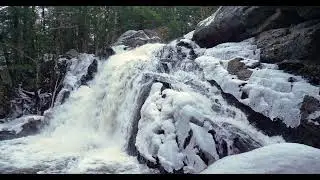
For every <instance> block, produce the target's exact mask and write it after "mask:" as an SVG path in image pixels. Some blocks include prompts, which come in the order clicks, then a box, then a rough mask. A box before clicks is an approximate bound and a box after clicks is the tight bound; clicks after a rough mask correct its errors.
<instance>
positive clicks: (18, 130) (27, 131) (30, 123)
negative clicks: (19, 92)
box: [0, 115, 44, 140]
mask: <svg viewBox="0 0 320 180" xmlns="http://www.w3.org/2000/svg"><path fill="white" fill-rule="evenodd" d="M43 120H44V117H43V116H38V115H27V116H22V117H21V118H17V119H14V120H11V121H9V122H6V123H2V124H0V140H6V139H13V138H18V137H23V136H28V135H32V134H36V133H38V132H39V130H40V128H41V126H42V125H43Z"/></svg>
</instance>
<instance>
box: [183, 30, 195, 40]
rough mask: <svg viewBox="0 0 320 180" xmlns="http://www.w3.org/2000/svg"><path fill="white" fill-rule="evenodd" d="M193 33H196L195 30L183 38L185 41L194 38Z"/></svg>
mask: <svg viewBox="0 0 320 180" xmlns="http://www.w3.org/2000/svg"><path fill="white" fill-rule="evenodd" d="M193 33H194V30H193V31H190V32H188V33H187V34H185V35H184V36H183V37H184V38H185V39H190V40H191V39H192V36H193Z"/></svg>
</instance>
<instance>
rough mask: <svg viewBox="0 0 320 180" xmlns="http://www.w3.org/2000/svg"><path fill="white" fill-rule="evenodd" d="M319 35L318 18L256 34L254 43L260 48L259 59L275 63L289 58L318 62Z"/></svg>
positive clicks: (319, 56) (319, 57)
mask: <svg viewBox="0 0 320 180" xmlns="http://www.w3.org/2000/svg"><path fill="white" fill-rule="evenodd" d="M319 37H320V20H311V21H306V22H303V23H300V24H298V25H296V26H293V27H291V28H279V29H272V30H269V31H265V32H263V33H261V34H259V35H258V36H256V44H257V46H258V48H260V49H261V54H260V55H261V57H260V61H261V62H265V63H276V62H281V61H283V60H288V59H289V60H301V61H303V62H306V61H308V62H311V63H314V64H320V61H319V59H320V55H319V53H318V52H319V47H320V41H319Z"/></svg>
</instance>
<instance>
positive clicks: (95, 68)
mask: <svg viewBox="0 0 320 180" xmlns="http://www.w3.org/2000/svg"><path fill="white" fill-rule="evenodd" d="M97 71H98V61H97V60H96V59H94V60H93V62H92V63H91V64H90V66H89V67H88V70H87V74H85V75H84V76H82V77H81V80H80V81H81V85H85V84H87V82H88V81H90V80H92V79H93V78H94V75H95V74H96V72H97Z"/></svg>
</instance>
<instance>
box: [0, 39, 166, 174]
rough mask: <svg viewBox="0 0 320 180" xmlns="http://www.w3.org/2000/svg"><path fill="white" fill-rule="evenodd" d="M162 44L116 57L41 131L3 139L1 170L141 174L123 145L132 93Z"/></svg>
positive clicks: (103, 65) (102, 65) (126, 134)
mask: <svg viewBox="0 0 320 180" xmlns="http://www.w3.org/2000/svg"><path fill="white" fill-rule="evenodd" d="M162 46H163V45H162V44H148V45H144V46H142V47H139V48H137V49H135V50H134V51H128V52H121V53H118V54H116V55H114V56H111V57H110V58H109V59H108V60H107V61H106V62H103V63H102V64H100V66H99V69H98V72H97V75H96V76H95V78H94V79H93V80H92V81H91V82H89V84H88V86H80V87H79V88H78V89H77V90H75V91H73V92H72V93H71V94H70V97H69V98H68V100H67V101H66V102H65V103H64V104H62V105H60V106H56V107H55V108H54V109H53V114H52V116H53V119H51V120H50V124H49V126H48V127H46V128H45V129H44V130H43V132H42V133H40V134H39V135H35V136H28V137H24V138H19V139H14V140H7V141H1V142H0V168H1V172H2V173H10V172H14V173H99V172H103V173H139V172H140V170H139V167H140V165H138V163H137V160H136V159H135V158H134V157H129V156H128V155H127V154H126V152H125V147H124V146H125V145H126V143H127V142H126V141H127V137H128V136H129V134H128V133H129V130H130V125H131V124H130V122H129V120H128V118H129V117H130V115H131V114H130V113H131V112H132V109H133V108H134V107H132V106H133V103H132V100H134V99H133V98H132V95H134V93H135V91H136V90H137V89H139V84H138V81H137V80H138V79H139V77H137V76H139V74H141V71H142V70H145V69H146V68H147V65H148V62H149V61H151V59H152V56H153V55H154V53H153V52H154V51H155V50H157V49H159V48H161V47H162ZM126 118H127V119H126Z"/></svg>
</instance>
